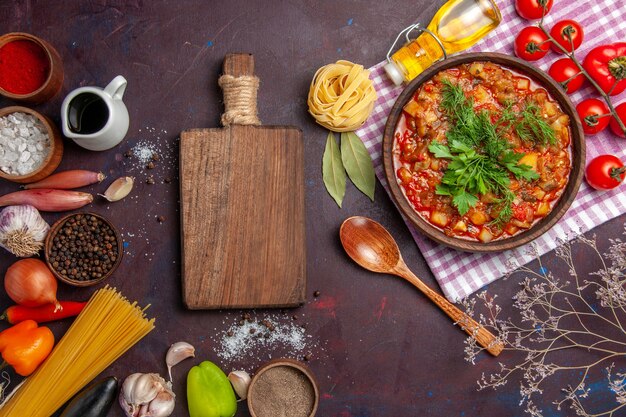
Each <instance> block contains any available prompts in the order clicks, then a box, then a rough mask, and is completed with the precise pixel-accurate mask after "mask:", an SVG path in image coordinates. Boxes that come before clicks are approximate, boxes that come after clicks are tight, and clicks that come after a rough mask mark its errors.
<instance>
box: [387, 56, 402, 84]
mask: <svg viewBox="0 0 626 417" xmlns="http://www.w3.org/2000/svg"><path fill="white" fill-rule="evenodd" d="M383 68H385V72H386V73H387V76H388V77H389V78H390V79H391V81H393V83H394V84H395V85H398V86H400V85H402V83H403V82H404V74H403V73H402V71H400V68H398V66H397V65H396V63H395V62H393V61H390V62H388V63H387V64H386V65H385V66H384V67H383Z"/></svg>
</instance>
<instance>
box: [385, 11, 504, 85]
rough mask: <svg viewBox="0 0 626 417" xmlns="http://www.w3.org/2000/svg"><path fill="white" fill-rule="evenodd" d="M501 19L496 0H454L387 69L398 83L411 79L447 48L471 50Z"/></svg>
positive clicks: (391, 60)
mask: <svg viewBox="0 0 626 417" xmlns="http://www.w3.org/2000/svg"><path fill="white" fill-rule="evenodd" d="M501 20H502V15H501V14H500V10H499V9H498V6H497V5H496V4H495V2H494V1H493V0H450V1H448V2H447V3H446V4H444V5H443V6H442V7H441V8H440V9H439V10H438V11H437V13H436V14H435V16H434V17H433V20H432V21H431V22H430V24H429V25H428V28H427V30H422V33H421V34H420V35H419V36H418V37H417V39H414V40H413V41H411V42H408V43H407V44H405V45H404V46H402V47H401V48H400V49H398V50H397V51H396V52H395V53H394V54H393V55H392V56H391V57H389V58H388V60H389V62H388V63H387V64H386V65H385V71H386V72H387V75H388V76H389V78H391V80H392V81H393V82H394V83H395V84H396V85H400V84H402V83H403V82H408V81H411V80H412V79H413V78H415V77H417V76H418V75H419V74H420V73H421V72H422V71H424V70H425V69H426V68H428V67H429V66H430V65H432V64H433V63H434V62H436V61H438V60H439V59H441V58H443V57H444V51H443V49H445V52H446V53H448V54H453V53H455V52H459V51H462V50H464V49H467V48H469V47H470V46H472V45H474V44H475V43H476V42H478V41H479V40H480V39H482V38H483V37H484V36H485V35H486V34H487V33H489V32H491V31H492V30H493V29H495V28H496V27H497V26H498V25H499V24H500V21H501ZM415 28H417V25H415ZM418 30H419V29H418ZM409 32H410V30H409Z"/></svg>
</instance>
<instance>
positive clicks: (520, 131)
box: [514, 103, 556, 145]
mask: <svg viewBox="0 0 626 417" xmlns="http://www.w3.org/2000/svg"><path fill="white" fill-rule="evenodd" d="M520 116H521V118H522V119H521V120H520V121H519V122H517V123H515V125H514V128H515V133H517V136H519V137H520V139H522V140H524V141H527V142H530V141H534V142H538V143H541V144H542V145H545V144H546V143H550V144H555V143H556V134H555V133H554V129H552V126H550V125H549V124H548V122H547V121H546V119H544V118H543V117H542V116H541V114H540V112H539V107H538V106H537V105H536V104H533V103H530V104H527V105H526V107H524V110H523V111H522V112H521V113H520Z"/></svg>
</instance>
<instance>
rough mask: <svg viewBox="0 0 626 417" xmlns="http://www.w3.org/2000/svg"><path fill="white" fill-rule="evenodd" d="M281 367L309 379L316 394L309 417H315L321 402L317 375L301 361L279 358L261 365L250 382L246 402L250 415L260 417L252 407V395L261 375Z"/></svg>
mask: <svg viewBox="0 0 626 417" xmlns="http://www.w3.org/2000/svg"><path fill="white" fill-rule="evenodd" d="M279 366H286V367H290V368H294V369H297V370H298V371H300V372H302V373H303V374H304V375H305V376H306V377H307V379H308V380H309V382H310V383H311V385H312V386H313V394H314V401H313V408H312V409H311V413H310V414H309V416H308V417H313V416H315V414H316V413H317V408H318V406H319V401H320V391H319V386H318V383H317V380H316V379H315V375H313V372H312V371H311V369H309V367H308V366H306V365H305V364H303V363H302V362H300V361H297V360H295V359H290V358H277V359H272V360H270V361H268V362H265V363H264V364H263V365H261V367H260V368H259V369H257V371H256V373H255V375H254V376H253V377H252V380H251V381H250V385H249V386H248V398H247V400H246V402H247V404H248V410H249V412H250V414H251V415H252V417H259V416H258V415H257V414H256V412H255V411H254V408H253V407H252V396H251V395H250V394H251V393H252V387H253V386H254V384H255V383H256V382H257V381H258V379H259V376H260V375H261V374H263V373H264V372H265V371H267V370H269V369H272V368H276V367H279Z"/></svg>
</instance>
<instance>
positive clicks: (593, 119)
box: [576, 98, 611, 135]
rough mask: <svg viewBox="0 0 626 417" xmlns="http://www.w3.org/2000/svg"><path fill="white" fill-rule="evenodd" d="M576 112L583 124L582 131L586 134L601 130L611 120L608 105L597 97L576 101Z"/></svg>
mask: <svg viewBox="0 0 626 417" xmlns="http://www.w3.org/2000/svg"><path fill="white" fill-rule="evenodd" d="M576 113H578V117H580V121H581V123H582V124H583V131H584V132H585V133H586V134H587V135H595V134H596V133H598V132H602V131H603V130H604V129H606V127H607V126H608V125H609V121H610V120H611V113H610V110H609V107H608V106H607V105H606V103H605V102H604V101H602V100H599V99H597V98H588V99H586V100H583V101H581V102H580V103H578V105H577V106H576Z"/></svg>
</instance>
